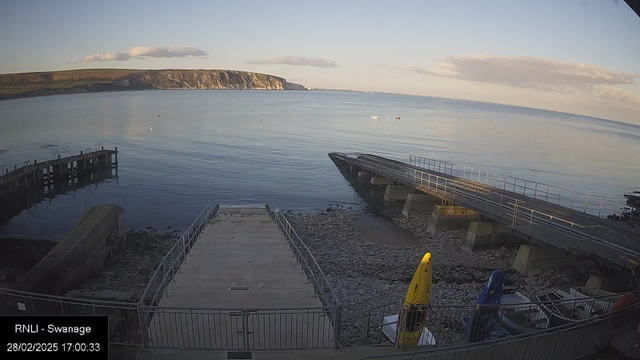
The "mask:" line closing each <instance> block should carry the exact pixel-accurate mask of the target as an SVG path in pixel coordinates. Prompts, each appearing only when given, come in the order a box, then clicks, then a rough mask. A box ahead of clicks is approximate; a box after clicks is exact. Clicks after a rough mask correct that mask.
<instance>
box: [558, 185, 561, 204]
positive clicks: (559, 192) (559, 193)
mask: <svg viewBox="0 0 640 360" xmlns="http://www.w3.org/2000/svg"><path fill="white" fill-rule="evenodd" d="M561 197H562V189H559V190H558V205H560V198H561Z"/></svg>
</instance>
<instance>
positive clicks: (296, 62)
mask: <svg viewBox="0 0 640 360" xmlns="http://www.w3.org/2000/svg"><path fill="white" fill-rule="evenodd" d="M247 64H257V65H271V64H279V65H292V66H314V67H319V68H333V67H336V66H338V64H336V62H335V61H334V60H329V59H313V58H308V57H303V56H281V57H277V58H273V59H265V60H252V61H247Z"/></svg>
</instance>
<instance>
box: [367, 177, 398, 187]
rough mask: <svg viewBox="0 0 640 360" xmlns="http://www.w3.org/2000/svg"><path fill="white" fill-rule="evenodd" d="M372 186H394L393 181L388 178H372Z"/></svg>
mask: <svg viewBox="0 0 640 360" xmlns="http://www.w3.org/2000/svg"><path fill="white" fill-rule="evenodd" d="M371 185H376V186H387V185H393V180H391V179H387V178H383V177H372V178H371Z"/></svg>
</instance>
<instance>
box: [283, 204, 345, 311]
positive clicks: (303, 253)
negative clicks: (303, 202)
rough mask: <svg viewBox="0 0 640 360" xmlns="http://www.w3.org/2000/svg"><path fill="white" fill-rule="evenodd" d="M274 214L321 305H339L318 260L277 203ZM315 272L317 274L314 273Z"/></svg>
mask: <svg viewBox="0 0 640 360" xmlns="http://www.w3.org/2000/svg"><path fill="white" fill-rule="evenodd" d="M274 216H275V220H276V222H277V224H278V225H279V226H280V228H281V229H282V231H283V232H284V234H285V236H286V238H287V242H288V243H289V245H290V246H291V247H292V248H293V250H294V254H295V255H296V257H297V258H298V260H299V261H300V264H301V265H302V267H303V270H304V272H305V274H306V275H307V277H308V278H309V281H310V282H311V284H312V285H313V287H314V290H315V292H316V293H317V295H318V296H319V297H320V300H321V302H322V305H324V306H337V305H340V300H339V299H338V296H337V295H336V292H335V290H334V289H333V287H332V286H331V284H330V283H329V280H327V277H326V276H325V274H324V272H323V271H322V268H321V267H320V265H319V264H318V261H317V260H316V258H315V257H314V256H313V254H312V253H311V250H309V248H308V247H307V245H306V244H305V243H304V241H302V239H301V238H300V236H299V235H298V233H297V232H296V230H295V229H294V228H293V226H291V223H289V220H287V217H286V216H284V214H283V213H282V211H280V209H279V208H278V205H275V210H274ZM316 272H317V274H316ZM318 282H322V283H323V285H324V287H320V286H319V284H318ZM327 290H328V294H329V295H330V299H328V300H329V301H327V299H326V298H325V297H326V294H327Z"/></svg>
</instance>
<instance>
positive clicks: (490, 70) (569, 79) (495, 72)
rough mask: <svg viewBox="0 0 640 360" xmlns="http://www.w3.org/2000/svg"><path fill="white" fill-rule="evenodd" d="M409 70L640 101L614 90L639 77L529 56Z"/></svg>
mask: <svg viewBox="0 0 640 360" xmlns="http://www.w3.org/2000/svg"><path fill="white" fill-rule="evenodd" d="M408 70H410V71H413V72H416V73H419V74H426V75H434V76H443V77H451V78H455V79H460V80H466V81H474V82H484V83H493V84H503V85H508V86H516V87H523V88H531V89H539V90H545V91H554V92H565V93H587V94H589V95H592V96H595V97H598V98H601V99H607V100H616V101H623V102H628V101H634V102H635V101H638V99H637V97H635V96H633V95H630V94H628V93H626V92H625V91H623V90H622V89H619V88H616V87H615V86H614V85H630V84H634V83H635V80H636V79H637V78H638V75H635V74H629V73H625V72H620V71H612V70H607V69H604V68H601V67H598V66H594V65H588V64H583V63H572V62H568V61H559V60H551V59H542V58H535V57H528V56H516V57H503V56H487V55H465V56H449V57H447V58H446V59H445V60H443V61H441V62H440V63H438V64H436V65H435V66H433V67H431V68H429V69H423V68H419V67H413V68H409V69H408Z"/></svg>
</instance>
